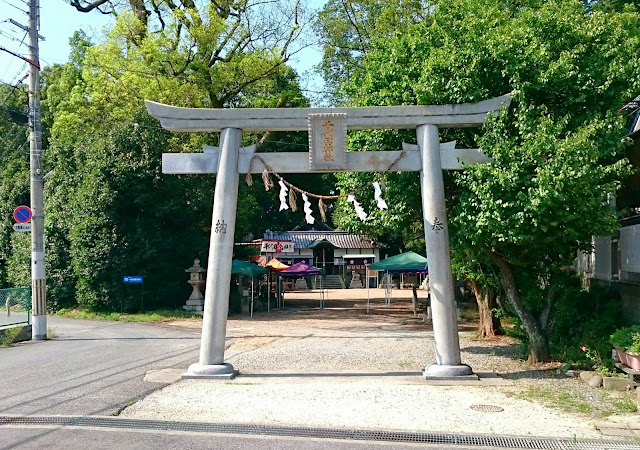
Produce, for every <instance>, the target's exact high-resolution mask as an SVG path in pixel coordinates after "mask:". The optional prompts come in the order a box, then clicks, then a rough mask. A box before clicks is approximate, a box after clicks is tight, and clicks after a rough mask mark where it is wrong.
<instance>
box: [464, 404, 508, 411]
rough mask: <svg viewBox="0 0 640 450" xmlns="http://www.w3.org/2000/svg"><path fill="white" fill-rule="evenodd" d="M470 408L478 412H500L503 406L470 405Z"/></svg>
mask: <svg viewBox="0 0 640 450" xmlns="http://www.w3.org/2000/svg"><path fill="white" fill-rule="evenodd" d="M471 409H473V410H474V411H480V412H502V411H504V408H501V407H500V406H496V405H471Z"/></svg>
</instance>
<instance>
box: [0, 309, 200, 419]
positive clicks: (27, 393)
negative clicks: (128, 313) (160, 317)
mask: <svg viewBox="0 0 640 450" xmlns="http://www.w3.org/2000/svg"><path fill="white" fill-rule="evenodd" d="M48 328H49V329H50V330H53V331H54V332H55V334H56V335H57V337H56V338H54V339H52V340H49V341H44V342H25V343H20V344H17V345H15V346H12V347H4V348H0V376H1V377H2V379H1V381H0V383H1V384H0V386H2V387H1V388H0V414H27V415H54V414H61V415H115V414H117V413H118V412H119V411H120V410H121V409H122V408H124V407H125V406H126V405H127V404H128V403H130V402H133V401H135V400H137V399H139V398H141V397H144V396H146V395H148V394H149V393H151V392H152V391H154V390H156V389H159V388H161V387H163V386H164V385H163V384H160V383H150V382H145V381H143V378H144V375H145V373H146V372H147V371H148V370H153V369H165V368H171V367H175V368H182V369H186V368H187V367H188V366H189V364H191V363H193V362H196V361H197V359H198V350H199V347H200V330H199V329H196V330H189V329H181V328H175V327H168V326H159V325H149V324H139V323H120V322H106V321H89V320H73V319H64V318H59V317H51V316H50V317H49V318H48Z"/></svg>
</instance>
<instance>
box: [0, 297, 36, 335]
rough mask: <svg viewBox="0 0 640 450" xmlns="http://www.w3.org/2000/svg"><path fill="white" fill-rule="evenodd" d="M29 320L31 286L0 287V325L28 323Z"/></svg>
mask: <svg viewBox="0 0 640 450" xmlns="http://www.w3.org/2000/svg"><path fill="white" fill-rule="evenodd" d="M30 320H31V288H30V287H21V288H10V289H0V327H4V326H7V325H19V324H23V323H24V324H28V323H30Z"/></svg>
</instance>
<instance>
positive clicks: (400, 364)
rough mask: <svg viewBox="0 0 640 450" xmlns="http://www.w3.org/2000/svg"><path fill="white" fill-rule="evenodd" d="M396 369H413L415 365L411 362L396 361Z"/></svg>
mask: <svg viewBox="0 0 640 450" xmlns="http://www.w3.org/2000/svg"><path fill="white" fill-rule="evenodd" d="M398 367H399V368H401V369H403V370H406V369H413V368H414V367H415V363H414V362H413V361H406V360H402V361H398Z"/></svg>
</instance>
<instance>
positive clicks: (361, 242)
mask: <svg viewBox="0 0 640 450" xmlns="http://www.w3.org/2000/svg"><path fill="white" fill-rule="evenodd" d="M264 239H269V240H280V241H293V245H294V248H311V244H313V243H314V242H316V241H318V240H326V241H328V242H330V243H331V244H332V245H334V246H335V247H337V248H367V249H373V248H374V246H373V244H372V243H371V238H370V237H368V236H362V235H357V234H351V233H347V232H346V231H287V232H275V231H266V232H265V233H264Z"/></svg>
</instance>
